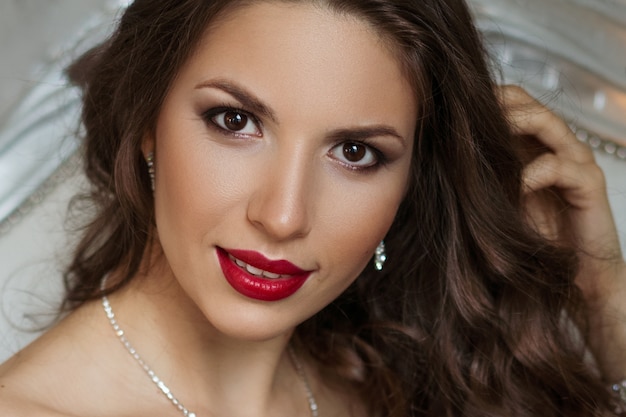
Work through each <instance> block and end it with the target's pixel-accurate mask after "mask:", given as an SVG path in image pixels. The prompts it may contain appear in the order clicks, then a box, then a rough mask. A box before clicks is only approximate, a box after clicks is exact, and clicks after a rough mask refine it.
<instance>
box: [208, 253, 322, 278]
mask: <svg viewBox="0 0 626 417" xmlns="http://www.w3.org/2000/svg"><path fill="white" fill-rule="evenodd" d="M220 249H222V248H220ZM222 250H223V251H225V252H226V253H228V254H230V255H232V256H233V257H235V258H237V259H239V260H240V261H243V262H245V263H247V264H248V265H252V266H253V267H255V268H259V269H262V270H264V271H267V272H271V273H274V274H279V275H302V274H306V273H308V272H310V271H306V270H304V269H302V268H300V267H298V266H296V265H294V264H292V263H291V262H289V261H287V260H284V259H279V260H272V259H268V258H266V257H265V256H264V255H263V254H261V253H259V252H256V251H252V250H243V249H222Z"/></svg>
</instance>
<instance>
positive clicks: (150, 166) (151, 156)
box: [146, 152, 154, 191]
mask: <svg viewBox="0 0 626 417" xmlns="http://www.w3.org/2000/svg"><path fill="white" fill-rule="evenodd" d="M146 164H148V175H150V187H151V188H152V191H154V152H148V155H146Z"/></svg>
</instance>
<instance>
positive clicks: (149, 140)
mask: <svg viewBox="0 0 626 417" xmlns="http://www.w3.org/2000/svg"><path fill="white" fill-rule="evenodd" d="M155 148H156V140H155V138H154V132H151V131H148V132H146V133H145V134H144V135H143V138H142V139H141V153H142V154H143V158H144V159H147V157H148V154H150V153H154V150H155Z"/></svg>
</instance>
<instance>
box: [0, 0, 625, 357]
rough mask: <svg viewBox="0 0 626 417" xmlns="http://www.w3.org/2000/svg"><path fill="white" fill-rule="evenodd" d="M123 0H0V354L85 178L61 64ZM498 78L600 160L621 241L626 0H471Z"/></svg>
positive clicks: (55, 289)
mask: <svg viewBox="0 0 626 417" xmlns="http://www.w3.org/2000/svg"><path fill="white" fill-rule="evenodd" d="M125 3H126V2H125V1H122V0H117V1H113V0H46V1H41V0H3V1H2V2H1V3H0V56H1V57H2V58H1V59H0V362H1V361H2V360H3V359H5V358H6V357H8V356H10V355H11V354H13V353H15V352H16V351H17V350H19V349H20V347H22V346H24V344H26V343H28V341H29V340H31V339H32V338H34V337H36V335H37V332H36V331H35V330H37V329H38V328H41V327H42V326H45V325H47V324H49V323H50V321H51V320H52V319H53V318H54V314H55V311H56V308H57V306H58V303H59V301H60V299H61V294H62V277H61V271H62V269H63V267H64V265H65V263H66V262H67V261H68V256H69V253H70V250H71V246H72V241H73V238H72V236H73V234H72V233H71V232H70V231H71V230H72V228H73V226H75V225H74V224H73V223H72V222H71V221H70V222H68V221H67V219H66V212H67V206H68V203H69V201H70V199H71V197H72V196H73V195H74V194H75V193H76V192H78V191H80V190H81V188H82V187H84V181H83V179H82V176H81V174H80V167H79V164H78V161H77V158H75V157H74V156H73V155H75V153H76V149H77V147H78V146H79V143H78V141H77V140H76V139H75V136H76V132H77V131H78V129H79V126H78V122H77V120H78V113H79V111H80V109H79V106H78V94H77V91H76V90H75V89H73V88H71V87H69V86H68V85H67V81H66V80H65V78H64V76H63V68H64V67H65V66H66V65H67V64H68V63H69V62H71V60H72V58H73V57H76V56H77V55H79V54H80V52H81V51H84V50H86V49H87V48H88V47H89V46H91V45H94V44H95V43H97V42H98V41H99V40H102V39H104V37H105V36H106V34H107V33H108V32H110V31H111V30H112V28H113V26H114V23H115V21H116V19H117V18H118V17H119V13H120V9H121V8H122V7H123V6H124V5H125ZM471 7H472V9H473V11H474V14H475V16H476V19H477V24H478V26H479V28H480V29H481V31H482V32H483V34H484V37H485V41H486V43H487V45H488V47H489V49H490V51H491V55H492V57H493V61H494V74H495V76H496V77H498V79H499V80H500V81H501V82H502V83H516V84H520V85H522V86H524V87H525V88H527V89H528V90H529V91H531V92H532V93H533V94H534V95H535V96H536V97H538V98H539V99H540V100H542V101H544V102H546V103H547V104H548V105H549V106H550V107H552V108H555V109H556V110H557V111H558V112H559V113H560V114H561V115H563V116H564V117H565V118H566V120H568V122H570V123H571V126H572V128H573V129H574V130H575V131H576V133H577V136H578V137H579V139H580V140H581V141H584V142H587V143H588V144H589V145H590V146H592V147H593V148H594V150H595V152H596V158H597V159H598V162H599V163H600V165H601V166H602V167H603V168H604V170H605V172H606V174H607V179H608V184H609V195H610V199H611V205H612V207H613V210H614V214H615V215H616V218H617V222H618V228H619V229H620V234H621V239H622V247H623V248H624V249H626V0H471Z"/></svg>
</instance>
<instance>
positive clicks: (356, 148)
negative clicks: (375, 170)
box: [328, 142, 382, 170]
mask: <svg viewBox="0 0 626 417" xmlns="http://www.w3.org/2000/svg"><path fill="white" fill-rule="evenodd" d="M328 155H329V156H330V157H331V158H333V159H334V160H336V161H338V162H340V163H341V164H342V165H344V166H346V167H347V168H349V169H352V170H359V169H364V168H370V167H374V166H376V165H379V164H380V163H381V159H382V156H381V154H380V152H379V151H377V150H376V149H375V148H372V147H371V146H369V145H366V144H365V143H359V142H344V143H340V144H338V145H336V146H335V147H333V148H332V149H331V150H330V151H329V152H328Z"/></svg>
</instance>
